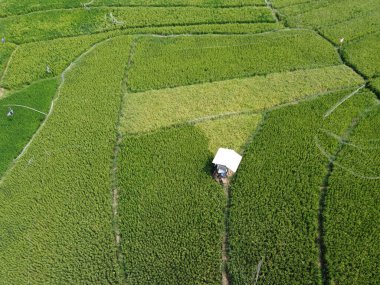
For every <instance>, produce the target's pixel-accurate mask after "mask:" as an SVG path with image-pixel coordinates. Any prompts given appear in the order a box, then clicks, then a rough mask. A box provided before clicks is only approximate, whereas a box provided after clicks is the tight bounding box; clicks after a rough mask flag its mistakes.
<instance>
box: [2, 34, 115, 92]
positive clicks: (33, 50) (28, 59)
mask: <svg viewBox="0 0 380 285" xmlns="http://www.w3.org/2000/svg"><path fill="white" fill-rule="evenodd" d="M107 36H108V35H107V34H99V35H92V36H81V37H76V38H62V39H56V40H51V41H43V42H36V43H29V44H25V45H22V46H20V47H19V48H18V50H17V51H16V52H15V53H14V55H13V57H12V61H11V62H10V63H9V67H8V71H7V73H6V74H4V77H3V80H2V82H1V85H2V86H5V87H6V88H18V87H21V86H22V85H25V84H30V83H32V82H33V81H36V80H40V79H44V78H48V77H55V76H57V75H59V74H61V73H62V72H63V71H64V70H65V68H67V67H68V66H69V65H70V63H71V62H72V61H73V60H74V59H75V58H76V57H78V56H79V55H80V54H81V53H83V52H84V51H86V50H88V49H89V48H90V47H91V46H92V45H93V44H94V43H96V42H98V41H100V40H102V39H104V38H107ZM47 66H49V68H50V71H51V72H50V73H48V72H47V70H46V69H47Z"/></svg>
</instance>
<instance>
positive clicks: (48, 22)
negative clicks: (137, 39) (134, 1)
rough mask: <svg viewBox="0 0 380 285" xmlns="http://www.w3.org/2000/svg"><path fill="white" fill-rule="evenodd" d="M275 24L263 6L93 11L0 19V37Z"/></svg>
mask: <svg viewBox="0 0 380 285" xmlns="http://www.w3.org/2000/svg"><path fill="white" fill-rule="evenodd" d="M111 15H112V16H111ZM274 21H275V20H274V18H273V16H272V14H271V11H270V10H269V9H268V8H266V7H241V8H200V7H172V8H163V7H149V8H147V7H123V8H93V9H90V10H85V9H74V10H51V11H46V12H36V13H31V14H27V15H22V16H10V17H7V18H2V19H0V34H3V35H5V36H6V37H7V38H8V39H9V41H11V42H14V43H25V42H31V41H38V40H47V39H54V38H58V37H67V36H76V35H83V34H90V33H99V32H105V31H109V30H117V29H128V28H137V27H152V26H153V27H154V26H174V25H191V24H216V23H260V22H274Z"/></svg>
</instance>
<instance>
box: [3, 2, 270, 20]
mask: <svg viewBox="0 0 380 285" xmlns="http://www.w3.org/2000/svg"><path fill="white" fill-rule="evenodd" d="M244 5H264V0H128V1H120V0H100V1H99V0H97V1H91V0H88V1H82V2H80V1H77V0H63V1H62V0H7V1H5V2H1V3H0V17H4V16H8V15H12V14H25V13H30V12H33V11H43V10H49V9H68V8H79V7H82V8H86V7H87V8H86V9H92V8H93V7H97V6H163V7H165V6H166V7H170V6H205V7H209V6H216V7H234V6H244Z"/></svg>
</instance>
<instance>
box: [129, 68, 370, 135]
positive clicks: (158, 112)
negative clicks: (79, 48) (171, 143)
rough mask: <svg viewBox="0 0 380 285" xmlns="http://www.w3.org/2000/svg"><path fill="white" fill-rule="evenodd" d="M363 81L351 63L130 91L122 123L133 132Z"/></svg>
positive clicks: (269, 104) (265, 105) (265, 106)
mask: <svg viewBox="0 0 380 285" xmlns="http://www.w3.org/2000/svg"><path fill="white" fill-rule="evenodd" d="M362 82H363V80H362V79H361V78H360V77H359V76H358V75H357V74H355V73H354V72H353V71H352V70H351V69H350V68H348V67H345V66H342V65H341V66H332V67H325V68H321V69H310V70H299V71H293V72H285V73H275V74H270V75H267V76H257V77H252V78H245V79H234V80H227V81H221V82H213V83H205V84H199V85H192V86H183V87H177V88H169V89H163V90H153V91H147V92H140V93H129V94H127V96H126V100H125V104H124V110H123V113H124V117H123V120H122V127H123V129H124V131H126V132H128V133H137V132H145V131H150V130H154V129H156V128H161V127H165V126H169V125H172V124H178V123H183V122H185V121H191V120H197V119H200V118H203V117H209V116H217V115H222V114H225V113H231V112H245V111H263V110H264V109H268V108H270V107H273V106H275V105H278V104H282V103H286V102H291V101H294V100H296V99H300V98H304V97H307V96H311V95H316V94H320V93H324V92H329V91H332V90H337V89H341V88H347V87H352V86H357V85H359V84H361V83H362Z"/></svg>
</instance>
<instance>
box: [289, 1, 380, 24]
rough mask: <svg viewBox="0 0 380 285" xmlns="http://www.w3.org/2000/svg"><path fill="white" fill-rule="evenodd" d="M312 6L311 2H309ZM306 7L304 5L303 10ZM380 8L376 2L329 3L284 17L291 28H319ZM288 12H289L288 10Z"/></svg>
mask: <svg viewBox="0 0 380 285" xmlns="http://www.w3.org/2000/svg"><path fill="white" fill-rule="evenodd" d="M310 3H311V5H313V1H311V2H310ZM306 7H307V5H305V8H306ZM379 8H380V2H379V1H378V0H366V1H363V0H350V1H349V2H347V1H331V2H330V1H329V2H328V5H326V6H323V7H320V8H318V9H311V10H309V11H306V12H304V13H301V14H296V15H293V16H290V17H286V22H287V23H288V24H289V25H290V26H291V27H311V28H321V27H324V26H329V25H333V24H338V23H340V22H344V21H349V20H351V19H354V18H360V17H363V16H364V17H365V15H366V14H367V13H368V12H370V11H372V10H376V9H379ZM288 11H289V10H288Z"/></svg>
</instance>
